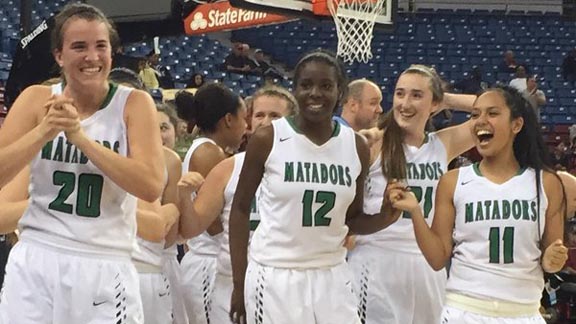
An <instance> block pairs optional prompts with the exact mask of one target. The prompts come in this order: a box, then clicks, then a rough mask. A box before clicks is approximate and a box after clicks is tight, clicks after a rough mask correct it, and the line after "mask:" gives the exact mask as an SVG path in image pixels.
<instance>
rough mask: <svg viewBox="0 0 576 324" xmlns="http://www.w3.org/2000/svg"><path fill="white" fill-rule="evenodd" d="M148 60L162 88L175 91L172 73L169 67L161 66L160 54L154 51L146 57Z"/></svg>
mask: <svg viewBox="0 0 576 324" xmlns="http://www.w3.org/2000/svg"><path fill="white" fill-rule="evenodd" d="M146 58H147V59H148V65H149V66H150V67H151V68H152V69H153V70H154V73H156V78H157V79H158V83H159V84H160V88H162V89H174V80H173V79H172V75H171V74H170V71H169V70H168V68H167V67H165V66H163V65H161V64H160V54H159V53H156V52H154V50H152V51H150V53H148V55H146Z"/></svg>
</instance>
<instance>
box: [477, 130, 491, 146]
mask: <svg viewBox="0 0 576 324" xmlns="http://www.w3.org/2000/svg"><path fill="white" fill-rule="evenodd" d="M476 136H477V137H478V140H479V141H480V144H486V143H488V142H489V141H490V140H491V139H492V138H493V137H494V134H492V133H491V132H490V131H487V130H479V131H477V132H476Z"/></svg>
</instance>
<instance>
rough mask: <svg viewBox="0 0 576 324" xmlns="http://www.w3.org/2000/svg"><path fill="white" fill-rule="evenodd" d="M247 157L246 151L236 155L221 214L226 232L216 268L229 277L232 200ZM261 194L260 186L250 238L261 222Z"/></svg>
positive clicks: (252, 210)
mask: <svg viewBox="0 0 576 324" xmlns="http://www.w3.org/2000/svg"><path fill="white" fill-rule="evenodd" d="M245 157H246V153H245V152H242V153H238V154H236V155H234V169H233V170H232V174H231V175H230V179H229V180H228V184H226V188H224V208H223V209H222V213H221V214H220V220H221V221H222V224H223V225H224V232H223V233H222V236H221V237H220V251H219V252H218V258H217V263H216V270H217V271H218V273H220V274H222V275H225V276H229V277H231V276H232V263H231V260H230V211H231V210H232V201H233V200H234V194H235V193H236V187H237V186H238V180H239V179H240V171H242V165H243V164H244V158H245ZM259 195H260V187H258V189H256V193H255V194H254V199H253V200H252V205H251V208H250V238H251V237H252V234H253V233H254V230H255V229H256V227H257V226H258V224H259V223H260V214H259V213H258V197H259Z"/></svg>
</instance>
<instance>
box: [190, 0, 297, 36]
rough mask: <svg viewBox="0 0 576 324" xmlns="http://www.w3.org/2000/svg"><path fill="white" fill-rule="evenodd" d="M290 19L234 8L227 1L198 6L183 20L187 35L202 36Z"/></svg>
mask: <svg viewBox="0 0 576 324" xmlns="http://www.w3.org/2000/svg"><path fill="white" fill-rule="evenodd" d="M288 20H290V18H287V17H284V16H280V15H275V14H271V13H267V12H257V11H251V10H246V9H240V8H234V7H232V6H231V5H230V3H229V2H228V1H221V2H216V3H207V4H203V5H199V6H198V7H196V9H195V10H194V11H193V12H192V13H191V14H190V15H188V17H186V19H184V29H185V30H186V34H187V35H196V34H204V33H209V32H215V31H223V30H231V29H237V28H245V27H251V26H258V25H266V24H271V23H279V22H284V21H288Z"/></svg>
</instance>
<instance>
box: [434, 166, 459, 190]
mask: <svg viewBox="0 0 576 324" xmlns="http://www.w3.org/2000/svg"><path fill="white" fill-rule="evenodd" d="M459 174H460V168H457V169H452V170H450V171H448V172H446V173H444V174H443V175H442V176H441V177H440V181H439V183H438V188H440V186H442V188H443V189H445V190H448V191H450V192H454V189H455V188H456V182H457V181H458V175H459ZM439 190H440V189H439Z"/></svg>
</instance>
